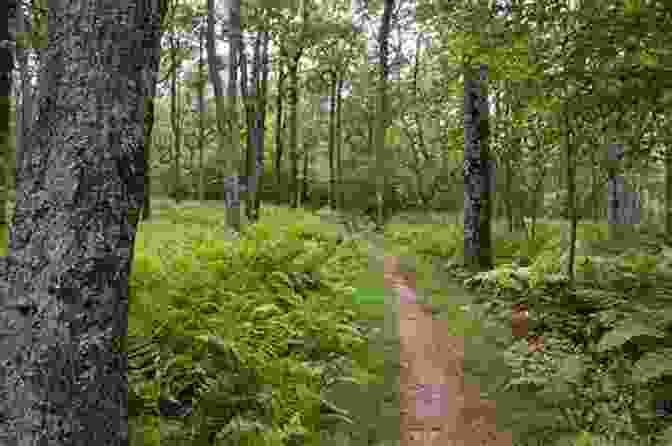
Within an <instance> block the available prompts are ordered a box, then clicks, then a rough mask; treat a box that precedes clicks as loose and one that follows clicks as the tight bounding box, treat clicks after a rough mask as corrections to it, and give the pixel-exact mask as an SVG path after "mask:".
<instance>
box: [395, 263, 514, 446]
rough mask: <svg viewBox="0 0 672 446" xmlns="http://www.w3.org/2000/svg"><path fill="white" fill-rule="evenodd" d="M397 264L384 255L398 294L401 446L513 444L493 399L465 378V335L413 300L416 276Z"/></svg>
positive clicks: (494, 445)
mask: <svg viewBox="0 0 672 446" xmlns="http://www.w3.org/2000/svg"><path fill="white" fill-rule="evenodd" d="M397 266H398V260H397V259H396V258H394V257H388V258H386V259H385V280H386V284H387V286H389V287H391V288H395V289H396V290H397V291H398V295H399V298H400V299H399V300H400V303H399V305H400V308H399V315H400V316H399V318H400V320H399V334H400V344H401V345H400V347H401V351H400V355H401V365H402V368H401V380H400V383H401V384H400V385H401V389H400V394H401V407H400V409H401V446H435V445H436V446H438V445H441V446H512V443H513V440H512V435H511V434H510V433H507V432H498V431H497V428H496V407H495V403H494V402H493V401H488V400H483V399H481V397H480V391H479V388H478V386H477V385H471V384H469V383H466V382H465V380H464V371H463V360H464V340H463V339H462V338H460V337H454V336H450V335H449V331H448V326H447V321H444V320H440V319H434V317H433V316H432V312H431V309H430V308H429V306H426V305H423V304H419V303H417V302H415V299H414V297H415V291H414V287H415V280H414V279H415V278H414V277H412V276H408V275H406V276H404V275H403V274H401V273H399V271H398V269H397Z"/></svg>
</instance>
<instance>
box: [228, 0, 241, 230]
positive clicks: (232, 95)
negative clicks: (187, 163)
mask: <svg viewBox="0 0 672 446" xmlns="http://www.w3.org/2000/svg"><path fill="white" fill-rule="evenodd" d="M228 6H229V11H230V12H229V48H230V51H229V83H228V85H227V90H228V92H227V96H228V97H229V107H228V109H229V123H230V124H229V128H230V129H231V132H230V139H231V155H232V163H231V165H232V166H233V167H232V169H231V170H230V171H229V172H228V173H227V175H226V177H225V178H224V200H225V202H226V210H227V212H226V215H227V220H228V221H229V226H230V227H231V228H234V229H235V230H236V231H237V232H240V230H241V228H242V219H241V210H240V174H239V170H238V166H239V154H240V127H239V122H238V95H237V91H236V90H237V88H236V86H237V85H238V69H239V67H240V48H241V40H242V35H241V30H240V0H229V4H228Z"/></svg>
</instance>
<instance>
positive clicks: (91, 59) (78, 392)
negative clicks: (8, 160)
mask: <svg viewBox="0 0 672 446" xmlns="http://www.w3.org/2000/svg"><path fill="white" fill-rule="evenodd" d="M158 5H159V2H158V0H136V1H133V0H119V1H117V2H107V1H100V0H96V1H82V0H79V1H78V0H71V1H69V2H53V3H52V2H49V12H48V23H49V27H48V46H47V48H46V50H45V51H44V53H43V57H44V65H43V67H44V68H45V69H46V74H45V76H44V78H43V79H44V80H45V82H46V83H45V84H43V85H42V86H43V87H44V88H43V91H44V95H43V96H42V97H41V99H40V102H39V117H38V120H37V122H36V123H35V130H34V132H33V138H32V145H33V148H32V150H31V163H30V164H27V166H26V167H25V169H23V170H21V171H20V174H19V175H18V178H17V197H16V206H15V211H14V222H13V224H12V226H11V229H10V241H9V255H8V257H7V258H6V259H5V263H6V267H7V290H6V293H7V295H6V296H4V295H3V296H2V298H0V302H2V305H3V308H2V311H1V312H0V313H1V314H2V318H0V332H2V334H3V339H2V341H3V342H2V347H0V348H1V349H2V352H1V353H0V355H1V356H2V358H3V361H4V362H3V366H2V368H1V369H0V375H1V376H2V378H1V379H0V395H1V396H0V413H1V414H2V417H0V443H2V444H8V445H9V444H25V445H29V444H30V445H38V444H44V445H47V444H49V445H65V444H68V445H75V444H77V445H83V444H100V445H103V444H104V445H110V446H112V445H115V446H116V445H119V446H121V445H127V444H128V417H127V395H128V378H127V375H128V367H127V362H128V359H127V354H126V353H125V349H124V348H123V344H124V340H125V339H126V337H127V335H128V297H129V294H128V292H129V290H128V279H129V274H130V269H131V264H132V261H133V245H134V242H135V236H136V231H137V224H138V218H139V215H140V212H141V210H142V206H143V200H144V187H143V175H144V173H145V172H144V157H143V149H144V148H143V133H144V132H143V106H144V101H143V99H144V96H145V95H146V94H147V86H148V83H147V82H145V79H146V77H145V74H146V69H147V65H146V64H147V62H146V61H147V60H148V59H149V56H150V54H151V52H152V51H153V49H155V48H156V47H157V46H158V45H159V39H158V37H159V6H158ZM3 294H4V293H3Z"/></svg>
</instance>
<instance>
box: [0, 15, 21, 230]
mask: <svg viewBox="0 0 672 446" xmlns="http://www.w3.org/2000/svg"><path fill="white" fill-rule="evenodd" d="M14 7H16V4H15V5H14ZM1 8H2V9H0V17H2V18H3V19H4V20H6V23H7V26H3V27H1V28H0V225H5V224H7V188H8V183H9V182H8V181H7V180H8V178H7V177H8V175H7V173H8V169H7V166H8V165H9V163H8V160H9V152H10V150H9V116H10V110H11V99H10V98H11V96H12V71H13V69H14V55H13V54H12V50H11V44H12V40H13V39H12V36H11V35H10V33H9V12H10V7H9V2H4V4H3V5H2V6H1ZM17 133H18V130H17Z"/></svg>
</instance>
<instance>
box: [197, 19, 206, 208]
mask: <svg viewBox="0 0 672 446" xmlns="http://www.w3.org/2000/svg"><path fill="white" fill-rule="evenodd" d="M204 38H205V33H204V32H201V33H200V38H199V45H198V49H199V57H198V112H199V113H198V200H199V201H200V202H201V204H203V202H204V201H205V160H204V152H205V113H206V111H205V82H206V79H205V72H204V68H205V67H204V65H205V64H204V57H203V50H204Z"/></svg>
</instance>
